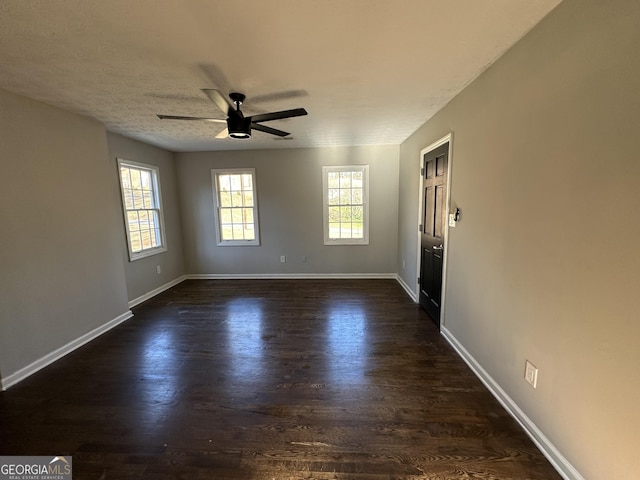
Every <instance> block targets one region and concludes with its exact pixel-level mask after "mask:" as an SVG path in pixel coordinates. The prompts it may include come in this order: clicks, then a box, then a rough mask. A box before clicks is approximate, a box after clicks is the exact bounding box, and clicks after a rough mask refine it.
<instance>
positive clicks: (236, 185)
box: [229, 175, 242, 190]
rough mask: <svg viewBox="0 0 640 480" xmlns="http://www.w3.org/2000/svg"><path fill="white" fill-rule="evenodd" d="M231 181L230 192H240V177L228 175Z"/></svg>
mask: <svg viewBox="0 0 640 480" xmlns="http://www.w3.org/2000/svg"><path fill="white" fill-rule="evenodd" d="M229 178H230V180H231V190H242V182H241V181H240V178H241V176H240V175H229Z"/></svg>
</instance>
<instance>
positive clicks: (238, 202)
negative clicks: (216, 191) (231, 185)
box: [231, 191, 242, 207]
mask: <svg viewBox="0 0 640 480" xmlns="http://www.w3.org/2000/svg"><path fill="white" fill-rule="evenodd" d="M231 205H232V206H234V207H241V206H242V192H238V191H234V192H233V193H232V194H231Z"/></svg>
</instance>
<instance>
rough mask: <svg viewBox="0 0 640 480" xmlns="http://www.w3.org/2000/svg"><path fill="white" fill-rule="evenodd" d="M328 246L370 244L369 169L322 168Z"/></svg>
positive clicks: (356, 166) (352, 167)
mask: <svg viewBox="0 0 640 480" xmlns="http://www.w3.org/2000/svg"><path fill="white" fill-rule="evenodd" d="M322 187H323V188H322V190H323V193H324V215H323V216H324V243H325V245H348V244H356V245H358V244H360V245H366V244H368V243H369V207H368V200H369V165H351V166H341V167H322Z"/></svg>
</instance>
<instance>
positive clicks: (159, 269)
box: [156, 265, 162, 275]
mask: <svg viewBox="0 0 640 480" xmlns="http://www.w3.org/2000/svg"><path fill="white" fill-rule="evenodd" d="M160 272H162V269H161V268H160V265H158V266H157V267H156V273H157V274H158V275H160Z"/></svg>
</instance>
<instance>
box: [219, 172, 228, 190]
mask: <svg viewBox="0 0 640 480" xmlns="http://www.w3.org/2000/svg"><path fill="white" fill-rule="evenodd" d="M218 185H219V186H220V191H221V192H228V191H230V190H231V180H230V179H229V175H219V176H218Z"/></svg>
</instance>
